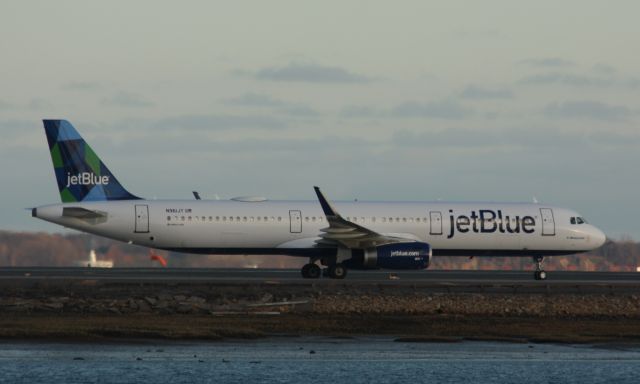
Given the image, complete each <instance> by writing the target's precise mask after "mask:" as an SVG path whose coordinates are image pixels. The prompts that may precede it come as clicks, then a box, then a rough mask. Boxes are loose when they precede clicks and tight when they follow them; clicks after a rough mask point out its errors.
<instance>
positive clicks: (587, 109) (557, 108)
mask: <svg viewBox="0 0 640 384" xmlns="http://www.w3.org/2000/svg"><path fill="white" fill-rule="evenodd" d="M544 114H545V115H547V116H548V117H552V118H582V119H592V120H602V121H620V120H626V119H627V118H629V117H630V116H631V115H633V114H634V113H633V111H631V110H630V109H629V108H627V107H624V106H618V105H609V104H605V103H601V102H599V101H589V100H587V101H566V102H563V103H557V102H556V103H551V104H549V105H547V107H545V109H544Z"/></svg>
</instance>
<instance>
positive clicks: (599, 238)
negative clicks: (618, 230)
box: [591, 227, 607, 248]
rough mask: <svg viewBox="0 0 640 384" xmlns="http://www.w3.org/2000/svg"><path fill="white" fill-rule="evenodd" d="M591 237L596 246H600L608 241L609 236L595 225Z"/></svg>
mask: <svg viewBox="0 0 640 384" xmlns="http://www.w3.org/2000/svg"><path fill="white" fill-rule="evenodd" d="M591 239H593V243H594V246H595V247H594V248H600V247H601V246H602V245H603V244H604V243H605V242H606V241H607V236H606V235H605V234H604V232H602V231H601V230H599V229H598V228H596V227H593V230H592V231H591Z"/></svg>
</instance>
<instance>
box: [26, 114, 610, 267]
mask: <svg viewBox="0 0 640 384" xmlns="http://www.w3.org/2000/svg"><path fill="white" fill-rule="evenodd" d="M43 122H44V128H45V133H46V136H47V141H48V143H49V150H50V152H51V159H52V162H53V167H54V171H55V176H56V180H57V182H58V189H59V191H60V198H61V200H62V203H61V204H51V205H44V206H39V207H37V208H33V209H32V216H33V217H36V218H39V219H42V220H46V221H49V222H52V223H55V224H59V225H62V226H65V227H68V228H73V229H76V230H79V231H83V232H87V233H91V234H95V235H99V236H104V237H108V238H111V239H115V240H119V241H123V242H127V243H130V244H137V245H141V246H146V247H150V248H154V249H162V250H168V251H176V252H187V253H199V254H225V255H229V254H238V255H250V254H257V255H289V256H297V257H304V258H308V260H309V262H308V263H307V264H305V265H304V267H302V270H301V274H302V276H303V277H304V278H319V277H321V276H328V277H330V278H334V279H343V278H345V276H346V275H347V271H348V270H349V269H390V270H402V269H414V270H415V269H426V268H428V267H429V264H430V262H431V260H432V257H434V256H506V257H531V258H532V259H533V262H535V263H536V270H535V272H534V278H535V279H536V280H545V279H546V278H547V273H546V271H545V270H544V268H543V261H544V257H546V256H554V255H570V254H576V253H582V252H587V251H590V250H593V249H596V248H598V247H600V246H602V245H603V244H604V242H605V240H606V237H605V235H604V233H603V232H602V231H601V230H599V229H598V228H596V227H595V226H593V225H591V224H589V223H587V221H586V220H585V219H584V218H583V216H582V215H580V214H579V213H577V212H575V211H573V210H570V209H566V208H560V207H555V206H550V205H546V204H540V203H482V202H478V203H476V202H459V203H454V202H441V201H437V202H361V201H350V202H335V203H332V202H330V201H329V200H328V199H327V198H326V197H325V195H324V194H323V193H322V192H321V190H320V188H318V187H314V191H315V194H316V197H317V200H316V201H293V200H292V201H270V200H267V199H265V198H261V197H238V198H233V199H230V200H224V201H223V200H203V199H199V197H200V196H199V195H198V196H196V199H194V200H147V199H143V198H140V197H138V196H135V195H133V194H131V193H130V192H128V191H127V190H126V189H125V188H124V187H123V186H122V184H120V182H118V180H117V179H116V177H115V176H114V175H113V173H111V171H109V169H108V168H107V166H106V165H105V164H104V163H103V162H102V160H100V158H99V157H98V155H96V153H95V152H94V151H93V150H92V149H91V147H90V146H89V145H88V144H87V143H86V142H85V140H84V139H83V138H82V137H81V136H80V134H79V133H78V132H77V131H76V129H75V128H74V127H73V126H72V125H71V124H70V123H69V122H68V121H66V120H43ZM322 267H326V268H322Z"/></svg>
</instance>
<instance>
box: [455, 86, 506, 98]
mask: <svg viewBox="0 0 640 384" xmlns="http://www.w3.org/2000/svg"><path fill="white" fill-rule="evenodd" d="M460 97H462V98H463V99H471V100H483V99H485V100H486V99H513V97H514V95H513V92H512V91H511V90H509V89H505V88H484V87H480V86H477V85H473V84H472V85H469V86H467V87H466V88H465V89H464V90H463V91H462V93H461V94H460Z"/></svg>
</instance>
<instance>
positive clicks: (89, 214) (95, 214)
mask: <svg viewBox="0 0 640 384" xmlns="http://www.w3.org/2000/svg"><path fill="white" fill-rule="evenodd" d="M62 216H64V217H74V218H76V219H100V218H106V217H107V213H106V212H102V211H93V210H91V209H86V208H82V207H64V208H62Z"/></svg>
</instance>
